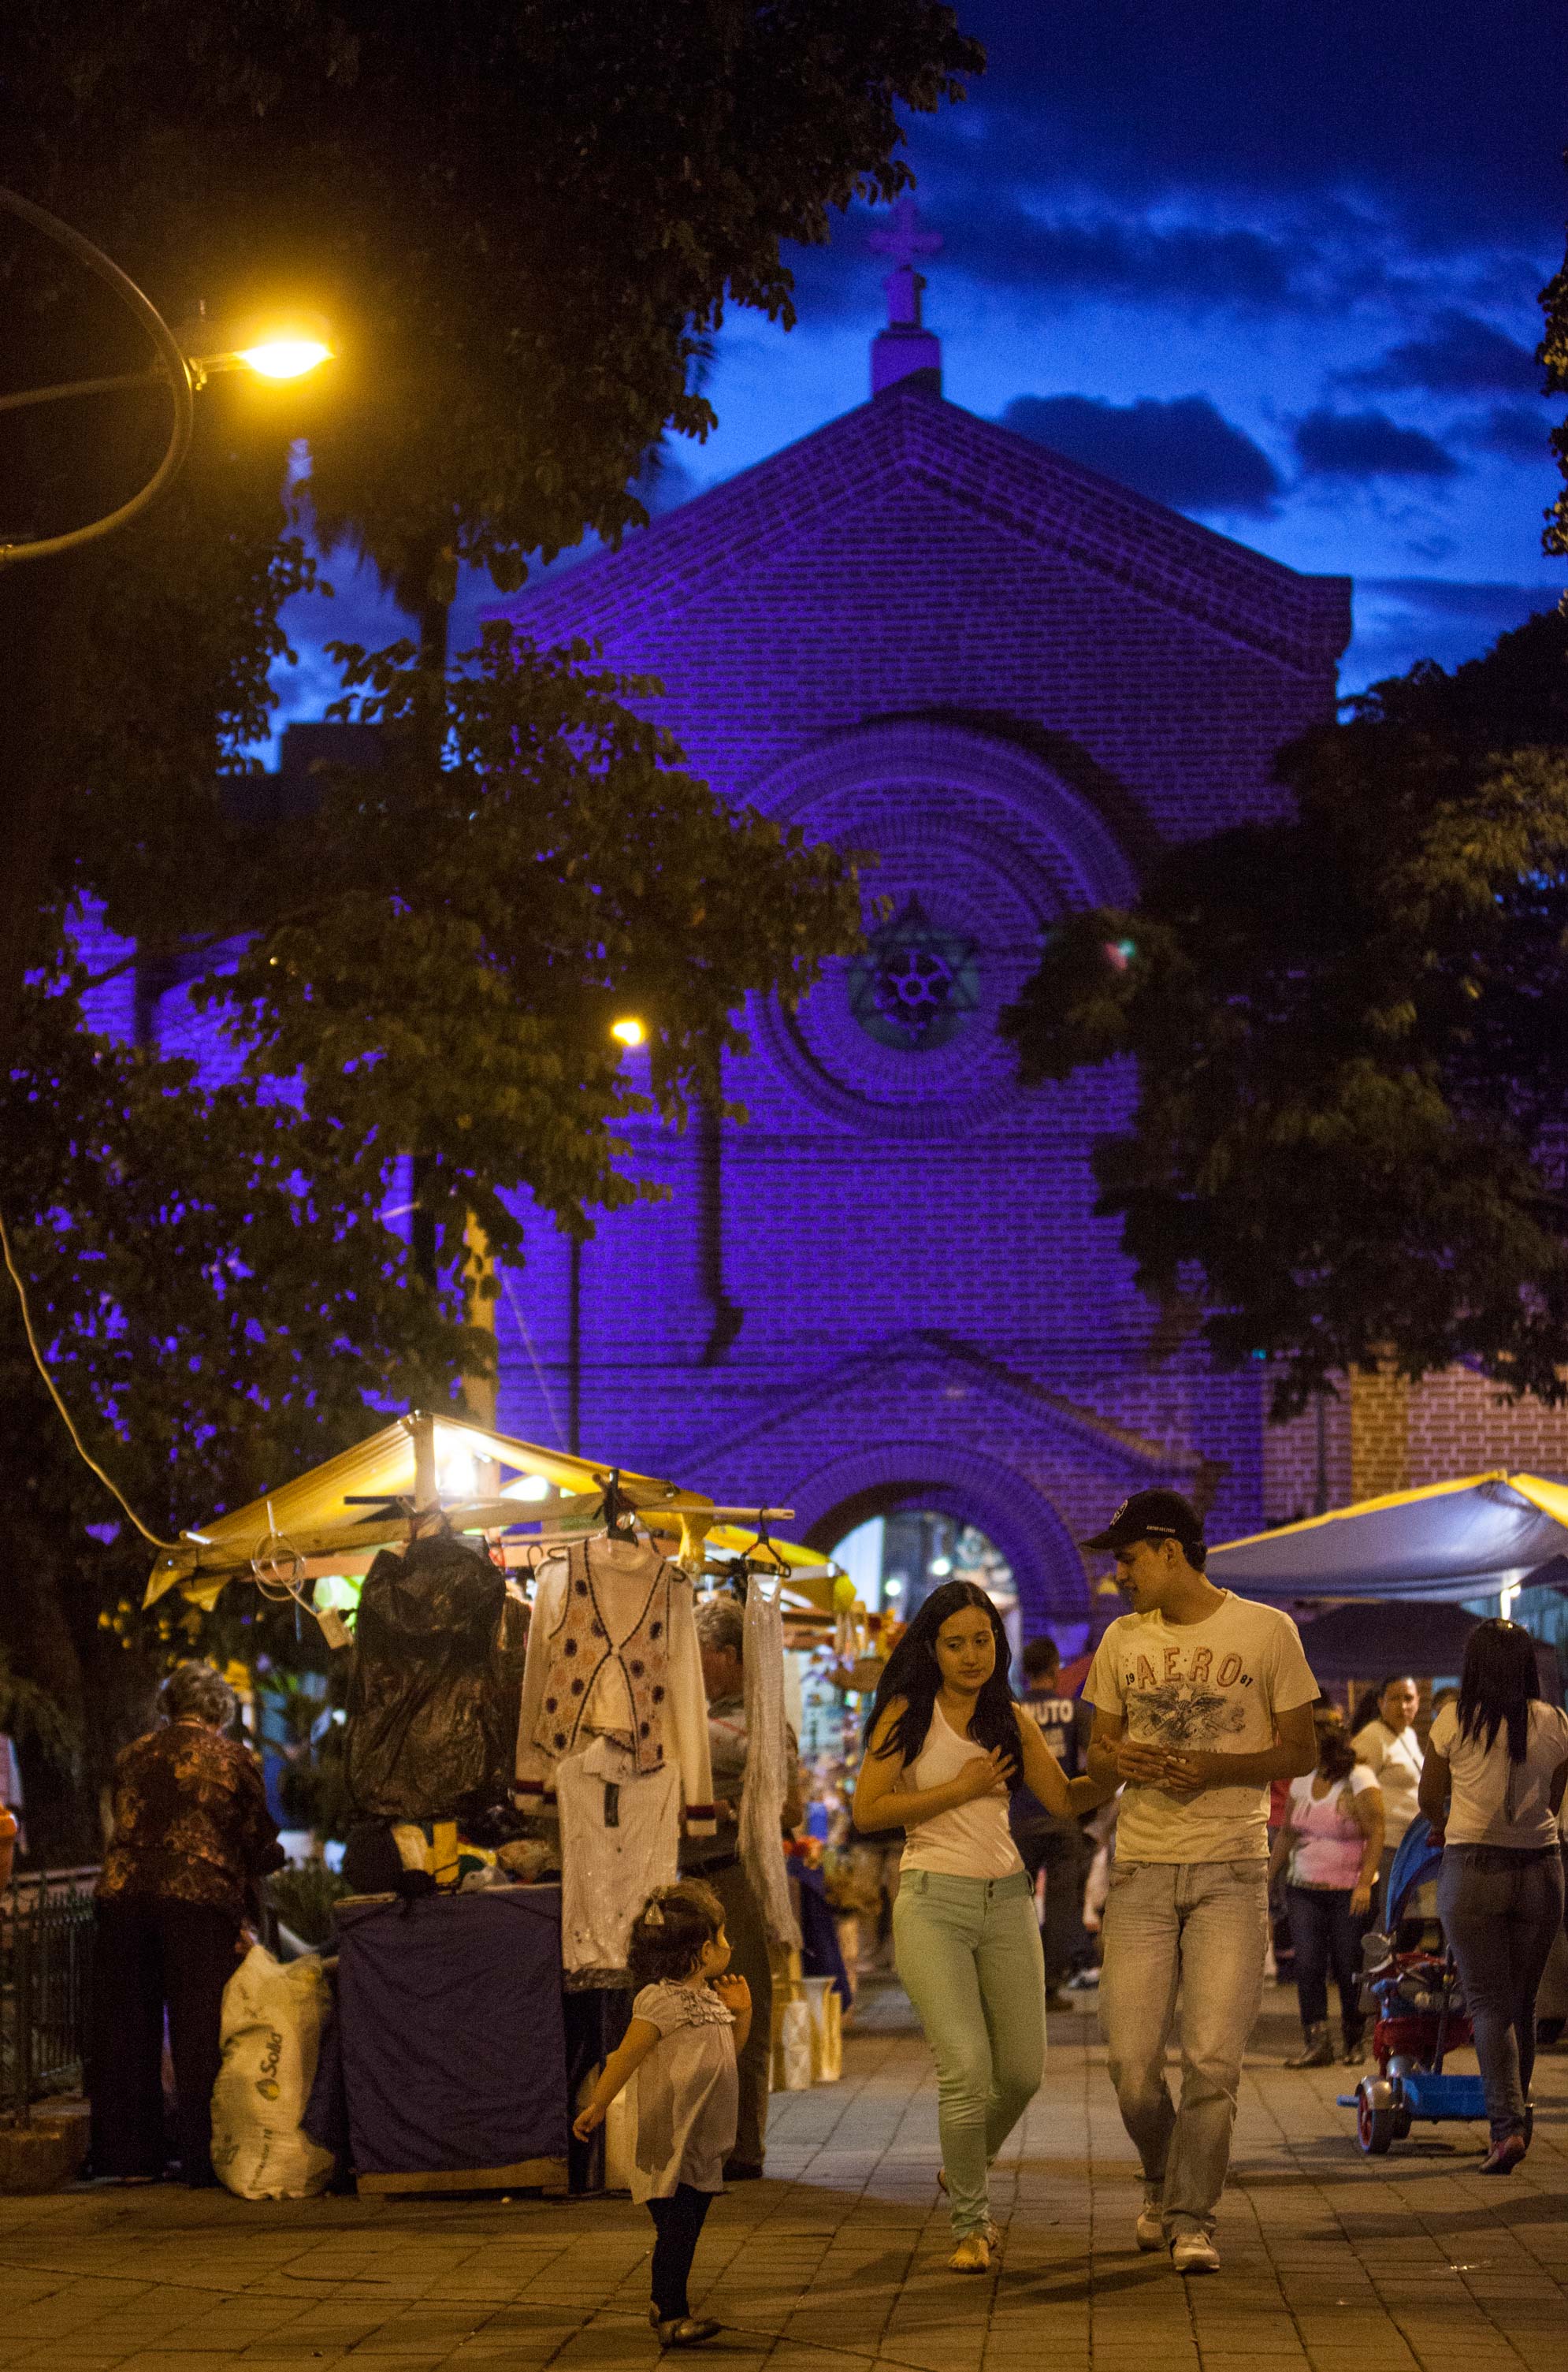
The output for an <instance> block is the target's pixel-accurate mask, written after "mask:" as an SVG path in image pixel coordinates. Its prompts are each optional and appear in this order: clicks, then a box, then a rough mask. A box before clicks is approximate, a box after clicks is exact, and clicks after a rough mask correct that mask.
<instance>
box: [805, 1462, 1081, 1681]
mask: <svg viewBox="0 0 1568 2372" xmlns="http://www.w3.org/2000/svg"><path fill="white" fill-rule="evenodd" d="M791 1498H792V1503H793V1505H794V1506H795V1509H796V1516H795V1529H796V1537H797V1538H803V1539H804V1540H806V1541H807V1542H808V1543H809V1545H810V1546H811V1547H813V1548H818V1549H821V1550H823V1551H824V1552H826V1551H827V1550H829V1549H831V1548H832V1547H834V1546H835V1545H836V1544H837V1542H838V1541H841V1540H842V1538H843V1536H844V1534H845V1533H846V1532H848V1531H853V1530H854V1527H855V1526H856V1525H857V1524H861V1523H865V1521H867V1520H868V1518H869V1517H873V1516H886V1515H892V1514H895V1513H897V1512H898V1510H899V1509H900V1508H905V1507H916V1506H919V1507H929V1508H931V1509H932V1510H933V1511H934V1512H935V1513H936V1514H938V1515H946V1516H951V1517H954V1518H955V1519H957V1520H958V1521H959V1522H962V1523H969V1524H973V1525H975V1526H976V1527H977V1528H978V1529H980V1530H981V1531H982V1532H983V1533H984V1534H985V1535H986V1537H987V1539H988V1540H991V1541H994V1542H995V1543H996V1546H997V1547H998V1548H999V1549H1000V1550H1001V1552H1002V1553H1003V1555H1004V1556H1005V1558H1006V1560H1007V1562H1008V1564H1010V1565H1011V1566H1012V1568H1013V1577H1014V1580H1015V1581H1016V1585H1017V1591H1018V1604H1019V1607H1020V1609H1021V1610H1022V1613H1023V1622H1024V1636H1025V1637H1026V1638H1030V1637H1032V1636H1033V1635H1034V1634H1035V1633H1036V1632H1039V1631H1045V1630H1049V1629H1051V1627H1052V1625H1054V1624H1056V1623H1061V1622H1088V1621H1089V1620H1090V1619H1091V1614H1092V1607H1091V1602H1090V1596H1089V1586H1088V1582H1087V1580H1086V1576H1085V1573H1084V1561H1083V1558H1082V1557H1081V1555H1080V1554H1079V1552H1078V1550H1077V1548H1076V1547H1075V1545H1074V1541H1073V1538H1072V1535H1071V1533H1070V1532H1069V1531H1068V1529H1067V1528H1066V1526H1065V1524H1063V1520H1062V1518H1061V1517H1060V1516H1059V1515H1058V1514H1057V1512H1056V1510H1055V1508H1054V1507H1053V1506H1051V1502H1050V1501H1049V1499H1047V1498H1045V1497H1044V1496H1043V1495H1042V1494H1041V1493H1040V1492H1039V1491H1037V1490H1036V1488H1035V1486H1034V1484H1033V1483H1029V1482H1028V1481H1027V1480H1026V1479H1025V1477H1024V1476H1023V1475H1021V1474H1019V1473H1017V1472H1016V1471H1015V1469H1013V1468H1012V1467H1010V1466H1006V1465H1005V1464H1004V1463H1003V1462H1002V1460H1001V1459H993V1458H987V1457H986V1456H984V1455H983V1453H981V1452H980V1451H977V1450H971V1449H958V1448H953V1447H951V1446H950V1445H948V1444H945V1443H941V1442H936V1441H931V1440H923V1439H921V1438H919V1437H918V1436H917V1437H912V1438H910V1439H907V1440H902V1441H892V1442H885V1443H882V1444H879V1445H877V1447H875V1448H865V1449H856V1450H852V1451H849V1452H848V1453H847V1454H846V1455H845V1456H843V1457H842V1458H836V1459H832V1460H830V1463H828V1464H827V1465H825V1466H819V1468H818V1469H817V1470H816V1471H815V1472H814V1473H812V1474H809V1475H807V1476H806V1477H805V1478H804V1479H803V1480H801V1481H800V1482H797V1483H796V1484H795V1485H794V1486H793V1490H792V1493H791Z"/></svg>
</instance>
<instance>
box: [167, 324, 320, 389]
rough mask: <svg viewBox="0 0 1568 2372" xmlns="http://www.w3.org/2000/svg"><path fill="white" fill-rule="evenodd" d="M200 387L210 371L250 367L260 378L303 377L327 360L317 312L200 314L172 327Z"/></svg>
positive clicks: (211, 374)
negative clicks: (224, 318)
mask: <svg viewBox="0 0 1568 2372" xmlns="http://www.w3.org/2000/svg"><path fill="white" fill-rule="evenodd" d="M176 334H177V336H178V337H179V340H180V346H181V348H182V349H183V351H184V355H185V359H186V361H187V362H188V363H189V365H190V366H191V374H192V378H194V379H195V382H196V384H197V386H198V387H200V386H201V385H202V383H203V380H204V379H208V378H211V377H212V376H213V374H214V373H215V371H230V370H239V369H241V368H243V369H246V370H252V371H254V372H255V373H256V375H257V377H258V378H276V379H285V378H304V377H305V375H306V373H307V371H313V370H315V369H316V368H317V366H319V364H321V363H330V362H331V360H332V358H333V357H332V347H331V332H330V331H329V330H328V328H327V324H326V322H325V321H324V320H322V319H321V316H320V315H319V313H289V314H285V315H283V316H281V317H278V318H275V319H267V318H264V317H260V318H255V319H252V320H239V321H233V322H216V321H209V320H207V319H206V317H205V315H203V316H202V317H201V319H199V320H195V321H192V322H189V323H187V324H186V326H185V327H184V328H182V329H181V330H180V331H177V332H176Z"/></svg>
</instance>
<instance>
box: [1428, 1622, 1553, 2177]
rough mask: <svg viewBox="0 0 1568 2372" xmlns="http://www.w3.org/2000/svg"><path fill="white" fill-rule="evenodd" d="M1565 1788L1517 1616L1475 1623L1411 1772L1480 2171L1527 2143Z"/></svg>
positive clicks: (1510, 2162) (1506, 2162) (1511, 2158)
mask: <svg viewBox="0 0 1568 2372" xmlns="http://www.w3.org/2000/svg"><path fill="white" fill-rule="evenodd" d="M1565 1783H1568V1715H1564V1714H1563V1713H1562V1711H1561V1710H1560V1709H1559V1708H1558V1707H1557V1706H1556V1705H1549V1704H1546V1703H1543V1702H1542V1700H1541V1695H1540V1689H1539V1680H1538V1677H1537V1670H1536V1652H1535V1641H1534V1640H1533V1639H1532V1638H1531V1636H1530V1634H1529V1633H1528V1632H1527V1631H1525V1630H1523V1629H1521V1627H1520V1626H1519V1624H1518V1623H1516V1622H1482V1623H1481V1624H1480V1625H1479V1627H1478V1628H1477V1629H1476V1630H1475V1631H1473V1632H1472V1633H1471V1634H1470V1641H1469V1646H1468V1647H1467V1649H1466V1650H1465V1669H1464V1675H1463V1678H1462V1680H1461V1682H1460V1687H1459V1701H1458V1704H1447V1705H1445V1706H1444V1708H1443V1710H1442V1712H1441V1713H1440V1714H1439V1715H1438V1716H1437V1718H1436V1720H1435V1721H1434V1723H1433V1725H1432V1729H1431V1732H1430V1734H1429V1736H1428V1738H1427V1741H1426V1762H1425V1767H1424V1768H1423V1772H1422V1774H1421V1808H1422V1810H1423V1812H1424V1813H1425V1814H1426V1817H1427V1819H1428V1820H1430V1821H1431V1822H1432V1825H1433V1827H1434V1829H1440V1830H1442V1831H1444V1847H1443V1866H1442V1868H1441V1870H1440V1871H1439V1873H1438V1878H1437V1909H1438V1913H1439V1915H1440V1916H1441V1918H1442V1921H1443V1929H1444V1933H1445V1935H1446V1936H1447V1939H1448V1942H1449V1945H1450V1946H1451V1948H1452V1949H1453V1954H1454V1958H1455V1959H1456V1960H1457V1961H1458V1969H1459V1982H1460V1983H1461V1984H1462V1985H1463V1987H1464V1994H1465V2007H1466V2009H1467V2010H1468V2011H1469V2019H1470V2024H1471V2026H1472V2027H1473V2029H1474V2030H1475V2048H1476V2057H1477V2058H1478V2059H1479V2060H1480V2062H1481V2082H1482V2084H1483V2085H1484V2086H1485V2087H1486V2114H1487V2122H1488V2124H1489V2125H1490V2127H1491V2130H1492V2146H1491V2148H1490V2149H1489V2150H1488V2152H1487V2154H1486V2157H1484V2159H1483V2160H1482V2161H1481V2173H1482V2174H1512V2173H1513V2171H1514V2169H1515V2168H1516V2166H1517V2165H1518V2163H1519V2160H1520V2159H1521V2158H1522V2157H1524V2155H1525V2152H1526V2150H1527V2148H1528V2147H1529V2142H1530V2114H1529V2105H1528V2104H1529V2090H1530V2076H1531V2074H1532V2072H1533V2070H1534V2066H1535V2042H1536V1992H1537V1988H1538V1987H1539V1983H1540V1980H1541V1972H1542V1971H1543V1970H1544V1969H1545V1967H1546V1961H1547V1955H1548V1953H1549V1952H1550V1951H1551V1945H1552V1938H1553V1937H1554V1936H1555V1935H1556V1933H1557V1930H1558V1927H1559V1926H1560V1924H1562V1859H1561V1856H1560V1855H1559V1853H1558V1848H1557V1815H1558V1811H1559V1809H1560V1808H1561V1806H1562V1792H1563V1786H1564V1784H1565Z"/></svg>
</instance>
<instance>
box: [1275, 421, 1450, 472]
mask: <svg viewBox="0 0 1568 2372" xmlns="http://www.w3.org/2000/svg"><path fill="white" fill-rule="evenodd" d="M1295 451H1296V459H1298V460H1299V461H1300V463H1301V470H1302V475H1303V476H1304V477H1307V478H1452V477H1454V476H1456V475H1457V474H1458V467H1459V465H1458V462H1457V461H1456V460H1455V459H1454V457H1453V455H1452V454H1451V453H1446V452H1445V451H1444V449H1443V448H1442V446H1441V445H1439V444H1438V442H1437V439H1436V438H1435V437H1434V436H1427V434H1426V432H1425V431H1424V429H1421V428H1401V427H1400V425H1399V423H1398V422H1397V421H1393V420H1390V419H1389V418H1388V414H1387V413H1383V412H1309V413H1307V417H1306V418H1305V419H1304V420H1298V421H1297V422H1296V424H1295Z"/></svg>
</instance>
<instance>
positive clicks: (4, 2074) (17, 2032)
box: [0, 1869, 98, 2125]
mask: <svg viewBox="0 0 1568 2372" xmlns="http://www.w3.org/2000/svg"><path fill="white" fill-rule="evenodd" d="M97 1876H98V1872H97V1870H96V1869H54V1870H42V1871H41V1872H39V1873H38V1874H37V1875H36V1876H33V1877H29V1878H17V1879H15V1880H14V1881H13V1883H12V1885H11V1887H10V1889H9V1891H8V1892H7V1893H6V1895H4V1896H3V1897H0V2116H4V2117H6V2118H9V2119H12V2120H14V2121H15V2122H17V2124H23V2125H25V2124H26V2123H27V2122H29V2115H30V2111H31V2109H32V2104H33V2102H34V2101H35V2100H41V2099H45V2098H47V2096H48V2095H49V2094H50V2093H52V2092H64V2091H69V2090H72V2089H73V2088H74V2087H76V2086H77V2085H79V2084H80V2083H81V2082H82V2078H83V2072H84V2068H85V2065H86V2060H87V2019H88V2017H89V2015H90V2011H91V1992H90V1985H91V1975H92V1941H93V1901H92V1885H93V1881H94V1879H95V1878H97Z"/></svg>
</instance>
